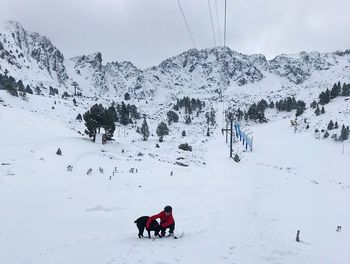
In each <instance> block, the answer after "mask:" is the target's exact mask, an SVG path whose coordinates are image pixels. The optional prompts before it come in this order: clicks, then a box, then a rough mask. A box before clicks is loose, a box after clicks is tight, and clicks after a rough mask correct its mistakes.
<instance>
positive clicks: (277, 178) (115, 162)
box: [0, 91, 350, 264]
mask: <svg viewBox="0 0 350 264" xmlns="http://www.w3.org/2000/svg"><path fill="white" fill-rule="evenodd" d="M0 96H1V97H2V98H3V100H4V101H6V102H7V103H6V106H4V104H1V105H0V124H1V126H0V134H1V135H2V136H1V138H0V149H1V151H0V161H1V163H0V211H1V230H0V248H1V249H2V250H1V254H0V261H1V263H13V264H22V263H36V264H41V263H43V264H44V263H45V264H46V263H52V264H56V263H57V264H59V263H86V264H88V263H91V264H96V263H130V264H132V263H137V262H139V263H204V264H205V263H208V264H209V263H285V264H288V263H291V264H292V263H308V264H309V263H311V264H318V263H337V264H347V263H349V261H350V254H349V251H348V245H349V244H350V232H349V227H348V223H350V213H349V212H350V205H349V203H348V201H349V199H350V179H349V175H348V174H347V173H346V172H347V171H348V168H347V167H348V161H349V158H350V146H349V144H347V145H346V148H345V152H344V154H343V153H342V148H341V146H340V145H338V144H334V143H331V142H329V141H319V140H316V139H312V138H310V137H309V136H308V135H307V134H305V133H297V134H294V132H293V130H292V129H290V124H289V119H279V120H276V121H272V122H270V123H268V124H264V125H252V126H250V129H251V130H252V131H254V142H255V150H254V152H253V153H248V152H242V148H241V145H240V144H239V143H235V145H234V149H235V152H239V153H241V156H242V161H241V162H240V163H238V164H237V163H235V162H233V161H232V160H230V159H229V158H228V146H227V145H226V144H225V139H224V136H222V134H221V132H220V130H219V129H217V130H216V131H214V132H213V135H212V136H211V137H210V138H209V140H208V141H207V140H204V141H203V142H204V143H202V144H199V145H197V146H195V147H194V150H193V154H190V156H186V155H188V154H187V153H184V152H181V151H179V150H178V149H177V144H178V142H181V140H182V139H181V136H180V133H178V134H177V135H178V136H176V134H173V136H172V138H171V139H166V140H165V142H164V143H162V144H160V145H161V147H160V148H155V144H156V143H157V138H156V137H154V136H153V137H152V136H151V138H150V139H149V140H148V141H146V142H144V141H142V140H141V137H140V135H138V134H136V133H133V129H131V128H127V130H126V133H125V134H124V133H123V132H122V133H120V134H119V136H118V133H116V135H115V139H116V141H115V142H111V143H109V144H107V145H103V146H101V145H97V144H93V143H92V142H91V141H90V140H88V139H86V137H83V136H81V135H79V134H78V133H76V132H75V131H74V130H72V129H71V128H69V127H68V125H67V123H66V121H65V118H66V116H67V117H68V114H66V115H65V114H64V115H63V116H60V118H58V117H55V116H54V115H53V114H52V113H51V114H50V112H48V114H47V115H46V117H45V116H44V115H42V114H41V113H39V112H38V111H37V112H35V111H32V112H31V111H29V109H21V107H20V106H19V107H13V106H11V105H13V104H14V102H13V101H12V100H20V99H18V98H14V97H11V96H10V95H8V94H6V93H5V92H3V91H2V92H1V94H0ZM29 100H30V104H31V105H34V106H32V107H33V109H42V110H41V111H45V107H46V106H45V105H46V104H47V105H50V103H45V102H46V101H49V102H51V100H52V99H50V98H45V97H37V96H29ZM56 100H58V101H61V102H60V103H57V104H56V109H55V110H57V111H61V112H62V113H63V112H64V113H69V112H70V111H72V108H71V106H69V104H67V105H65V104H64V103H65V102H64V101H65V100H60V99H56ZM26 104H27V105H28V102H23V105H22V106H23V108H25V107H27V105H26ZM63 109H66V110H65V111H63ZM67 109H70V110H69V111H67ZM59 120H61V121H59ZM153 122H156V120H155V121H152V120H149V123H150V126H151V127H152V128H151V131H154V125H153ZM70 125H71V126H73V128H74V126H78V125H79V124H74V122H72V123H71V124H70ZM182 126H183V125H182ZM174 129H175V128H174ZM188 131H189V135H188V137H189V138H190V140H193V141H194V142H196V141H200V139H201V138H202V139H205V138H204V137H203V136H201V131H198V132H196V131H195V130H188ZM123 134H124V135H125V136H124V135H123ZM186 140H188V139H186ZM58 147H60V148H61V150H62V156H58V155H56V154H55V152H56V150H57V148H58ZM122 150H125V151H124V153H122ZM139 153H142V155H140V154H139ZM184 155H185V157H186V160H192V162H191V163H190V166H189V167H182V166H178V165H176V164H175V161H176V158H177V157H180V156H184ZM68 165H72V166H73V170H72V171H71V172H70V171H67V169H66V168H67V166H68ZM99 167H101V168H103V173H101V172H100V171H99ZM89 168H91V169H92V173H91V174H89V175H88V174H87V171H88V169H89ZM115 168H116V169H115ZM131 168H134V173H131V172H130V169H131ZM136 169H137V173H136ZM113 172H114V175H113ZM171 172H173V175H172V176H171ZM111 176H112V177H111ZM110 177H111V179H110ZM167 204H170V205H172V206H173V208H174V217H175V221H176V232H178V233H181V232H182V231H184V236H183V237H182V238H181V239H178V240H174V239H172V238H162V239H159V238H156V239H151V240H149V239H146V238H144V239H139V238H138V237H137V228H136V226H135V224H134V223H133V221H134V220H135V219H136V218H138V217H139V216H142V215H150V214H154V213H157V212H159V211H160V210H161V209H162V208H163V206H165V205H167ZM338 225H341V226H342V227H343V228H342V231H341V232H336V227H337V226H338ZM297 230H300V231H301V243H297V242H295V235H296V232H297Z"/></svg>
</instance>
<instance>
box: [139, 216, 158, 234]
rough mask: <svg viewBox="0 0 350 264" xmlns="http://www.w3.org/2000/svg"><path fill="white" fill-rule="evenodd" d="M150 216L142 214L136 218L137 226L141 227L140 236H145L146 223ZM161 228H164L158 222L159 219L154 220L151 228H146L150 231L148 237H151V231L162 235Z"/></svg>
mask: <svg viewBox="0 0 350 264" xmlns="http://www.w3.org/2000/svg"><path fill="white" fill-rule="evenodd" d="M148 218H149V216H141V217H140V218H139V219H137V220H135V222H134V223H135V224H136V225H137V228H138V229H139V238H141V237H143V231H144V230H145V228H146V223H147V220H148ZM161 229H162V228H161V227H160V225H159V224H158V222H157V220H154V221H153V222H152V223H151V225H150V227H149V230H148V229H147V228H146V230H147V231H148V238H151V231H154V235H155V236H159V237H162V236H161V235H160V234H159V231H160V230H161Z"/></svg>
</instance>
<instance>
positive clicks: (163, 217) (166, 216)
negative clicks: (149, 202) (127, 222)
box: [146, 205, 175, 236]
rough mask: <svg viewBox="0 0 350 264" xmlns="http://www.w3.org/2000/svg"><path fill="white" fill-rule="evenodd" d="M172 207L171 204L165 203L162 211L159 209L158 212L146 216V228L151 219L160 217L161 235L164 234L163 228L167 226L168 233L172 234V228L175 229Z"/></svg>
mask: <svg viewBox="0 0 350 264" xmlns="http://www.w3.org/2000/svg"><path fill="white" fill-rule="evenodd" d="M172 211H173V209H172V208H171V206H169V205H167V206H165V207H164V211H161V212H160V213H159V214H156V215H153V216H151V217H150V218H148V220H147V223H146V228H147V229H149V227H150V225H151V223H152V221H154V220H156V219H158V218H160V226H161V228H162V233H161V235H162V236H165V230H166V229H167V228H169V229H170V230H169V234H170V235H173V234H174V229H175V221H174V218H173V214H172Z"/></svg>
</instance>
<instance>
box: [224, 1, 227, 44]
mask: <svg viewBox="0 0 350 264" xmlns="http://www.w3.org/2000/svg"><path fill="white" fill-rule="evenodd" d="M226 17H227V0H225V23H224V47H226V31H227V29H226V24H227V23H226Z"/></svg>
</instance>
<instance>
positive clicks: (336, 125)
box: [334, 121, 339, 129]
mask: <svg viewBox="0 0 350 264" xmlns="http://www.w3.org/2000/svg"><path fill="white" fill-rule="evenodd" d="M338 127H339V125H338V122H337V121H335V123H334V129H337V128H338Z"/></svg>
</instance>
